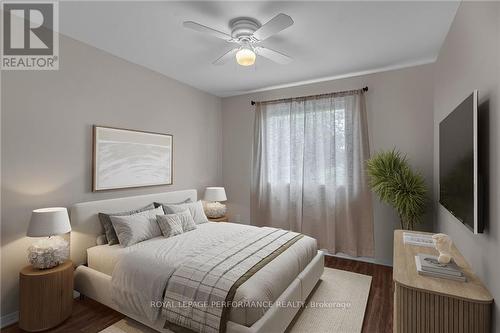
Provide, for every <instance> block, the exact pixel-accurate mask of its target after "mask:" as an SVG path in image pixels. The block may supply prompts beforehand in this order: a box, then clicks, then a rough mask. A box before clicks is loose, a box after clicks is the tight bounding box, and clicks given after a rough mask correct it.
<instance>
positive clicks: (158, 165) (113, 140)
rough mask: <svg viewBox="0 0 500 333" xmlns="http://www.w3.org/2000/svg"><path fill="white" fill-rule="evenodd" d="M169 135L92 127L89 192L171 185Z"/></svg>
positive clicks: (170, 146)
mask: <svg viewBox="0 0 500 333" xmlns="http://www.w3.org/2000/svg"><path fill="white" fill-rule="evenodd" d="M172 141H173V140H172V136H171V135H168V134H158V133H150V132H140V131H133V130H125V129H117V128H109V127H101V126H94V172H93V190H94V191H101V190H111V189H118V188H127V187H139V186H153V185H170V184H172V143H173V142H172Z"/></svg>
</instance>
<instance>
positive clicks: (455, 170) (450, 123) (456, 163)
mask: <svg viewBox="0 0 500 333" xmlns="http://www.w3.org/2000/svg"><path fill="white" fill-rule="evenodd" d="M475 104H477V91H476V92H474V93H473V94H472V95H470V96H469V97H467V98H466V99H465V100H464V101H463V102H462V103H461V104H460V105H459V106H457V108H456V109H455V110H453V112H451V113H450V114H449V115H448V116H447V117H446V118H445V119H444V120H443V121H441V123H440V124H439V202H440V203H441V204H442V205H443V206H444V207H445V208H446V209H447V210H448V211H450V213H452V214H453V215H454V216H455V217H456V218H457V219H458V220H460V221H461V222H462V223H463V224H465V225H466V226H467V227H468V228H470V229H471V230H472V231H475V232H477V225H476V228H475V223H477V202H476V203H475V200H477V198H476V197H475V196H476V195H477V191H476V189H475V186H476V183H477V182H475V173H476V172H477V171H476V168H477V162H476V164H475V160H477V147H475V145H477V143H476V142H477V140H476V139H475V137H476V135H477V131H476V130H475V129H474V127H475V126H477V121H476V120H475V119H474V118H475V117H476V112H477V106H476V105H475ZM475 165H476V166H475Z"/></svg>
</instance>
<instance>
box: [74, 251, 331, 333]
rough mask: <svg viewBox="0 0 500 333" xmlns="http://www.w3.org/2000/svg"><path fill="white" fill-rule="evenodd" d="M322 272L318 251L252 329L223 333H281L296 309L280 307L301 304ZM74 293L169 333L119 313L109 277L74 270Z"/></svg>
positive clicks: (233, 327) (230, 328) (237, 327)
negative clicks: (76, 292)
mask: <svg viewBox="0 0 500 333" xmlns="http://www.w3.org/2000/svg"><path fill="white" fill-rule="evenodd" d="M323 270H324V259H323V252H321V251H318V253H317V254H316V256H315V257H314V258H313V259H312V260H311V262H310V263H309V264H308V265H307V266H306V268H304V270H303V271H302V272H301V273H300V274H299V275H298V276H297V278H296V279H295V280H294V281H293V282H292V283H291V284H290V285H289V286H288V288H287V289H285V291H284V292H283V293H282V294H281V295H280V297H278V299H277V300H276V302H275V304H273V306H272V307H270V308H269V309H268V310H267V311H266V313H265V314H264V316H262V318H260V319H259V320H258V321H256V322H255V323H254V324H253V325H252V326H250V327H247V326H244V325H241V324H237V323H235V322H232V321H229V322H228V323H227V330H226V332H227V333H267V332H274V333H278V332H284V331H285V330H286V328H287V327H288V325H289V324H290V323H291V322H292V320H293V318H294V317H295V315H296V314H297V312H298V311H299V309H300V308H299V307H283V306H280V304H281V305H283V304H287V303H288V304H297V303H298V302H305V300H306V299H307V297H308V296H309V294H310V293H311V291H312V290H313V289H314V286H315V285H316V284H317V282H318V281H319V279H320V277H321V275H322V274H323ZM75 290H76V291H78V292H79V293H80V294H81V295H85V296H87V297H89V298H92V299H93V300H95V301H97V302H99V303H102V304H104V305H106V306H108V307H110V308H112V309H114V310H116V311H118V312H120V313H123V314H124V315H126V316H127V317H130V318H132V319H134V320H136V321H138V322H140V323H142V324H144V325H146V326H149V327H151V328H153V329H155V330H157V331H159V332H165V333H167V332H172V331H170V330H168V329H165V328H163V325H164V320H163V319H159V320H158V321H156V322H154V323H152V322H150V321H149V320H147V319H145V318H138V317H136V316H134V315H131V314H128V313H125V312H123V311H121V310H120V309H119V307H118V305H117V304H115V303H114V302H113V299H112V297H111V276H109V275H107V274H104V273H101V272H99V271H96V270H94V269H92V268H89V267H87V266H83V265H82V266H78V267H77V268H76V270H75ZM292 302H295V303H292Z"/></svg>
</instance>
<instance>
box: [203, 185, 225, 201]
mask: <svg viewBox="0 0 500 333" xmlns="http://www.w3.org/2000/svg"><path fill="white" fill-rule="evenodd" d="M226 200H227V197H226V191H225V190H224V187H207V188H206V189H205V201H226Z"/></svg>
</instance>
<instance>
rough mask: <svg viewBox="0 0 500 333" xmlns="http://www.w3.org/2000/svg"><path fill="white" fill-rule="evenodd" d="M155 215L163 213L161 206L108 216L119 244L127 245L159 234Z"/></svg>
mask: <svg viewBox="0 0 500 333" xmlns="http://www.w3.org/2000/svg"><path fill="white" fill-rule="evenodd" d="M156 215H164V213H163V209H162V208H161V207H158V208H155V209H151V210H147V211H144V212H140V213H137V214H133V215H128V216H110V219H111V223H112V224H113V228H114V229H115V231H116V235H117V236H118V240H119V241H120V244H121V245H123V246H125V247H127V246H130V245H133V244H136V243H139V242H142V241H145V240H148V239H151V238H154V237H158V236H161V230H160V227H159V226H158V223H157V222H156Z"/></svg>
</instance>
